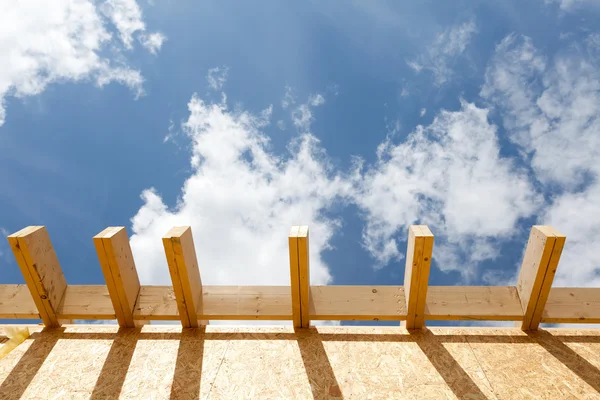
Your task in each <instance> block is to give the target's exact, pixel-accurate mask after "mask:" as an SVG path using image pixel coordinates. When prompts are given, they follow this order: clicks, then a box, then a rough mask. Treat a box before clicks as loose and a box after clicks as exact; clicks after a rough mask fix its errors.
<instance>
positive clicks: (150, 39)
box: [139, 32, 167, 54]
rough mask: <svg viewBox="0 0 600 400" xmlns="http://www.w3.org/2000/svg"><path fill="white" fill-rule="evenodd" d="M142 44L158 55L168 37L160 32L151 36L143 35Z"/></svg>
mask: <svg viewBox="0 0 600 400" xmlns="http://www.w3.org/2000/svg"><path fill="white" fill-rule="evenodd" d="M139 40H140V43H141V44H142V46H144V47H145V48H146V49H147V50H148V51H149V52H150V53H152V54H156V53H158V52H159V50H160V49H161V48H162V45H163V43H164V42H165V41H166V40H167V37H166V36H165V35H163V34H162V33H160V32H155V33H151V34H149V35H141V36H140V39H139Z"/></svg>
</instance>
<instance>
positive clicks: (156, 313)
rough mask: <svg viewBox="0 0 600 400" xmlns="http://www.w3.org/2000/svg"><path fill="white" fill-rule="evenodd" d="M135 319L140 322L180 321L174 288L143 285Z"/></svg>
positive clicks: (136, 306) (134, 315)
mask: <svg viewBox="0 0 600 400" xmlns="http://www.w3.org/2000/svg"><path fill="white" fill-rule="evenodd" d="M133 317H134V318H135V319H136V320H139V321H150V320H154V321H178V320H180V318H179V310H178V309H177V300H175V291H174V290H173V286H146V285H143V286H142V287H141V288H140V295H139V297H138V301H137V303H136V305H135V311H134V314H133Z"/></svg>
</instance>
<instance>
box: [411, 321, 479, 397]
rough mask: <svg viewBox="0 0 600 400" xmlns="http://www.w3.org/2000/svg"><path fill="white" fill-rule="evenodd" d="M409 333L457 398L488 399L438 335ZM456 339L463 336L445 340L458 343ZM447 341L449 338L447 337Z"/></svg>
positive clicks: (420, 332) (422, 332)
mask: <svg viewBox="0 0 600 400" xmlns="http://www.w3.org/2000/svg"><path fill="white" fill-rule="evenodd" d="M408 332H409V335H410V336H411V337H412V338H414V341H415V343H417V345H418V346H419V348H420V349H421V351H422V352H423V354H425V356H426V357H427V358H428V359H429V362H430V363H431V364H432V365H433V366H434V368H435V369H436V371H437V372H438V373H439V374H440V375H441V377H442V378H443V379H444V381H445V382H446V385H448V387H449V388H450V389H451V390H452V392H454V394H455V395H456V397H457V398H459V399H469V400H475V399H487V398H488V397H487V396H486V395H485V394H484V393H483V392H482V391H481V389H479V386H477V384H476V383H475V382H473V379H471V377H470V376H469V375H468V374H467V373H466V372H465V370H464V369H463V368H462V367H461V366H460V364H459V363H458V362H457V361H456V360H455V359H454V357H453V356H452V354H450V352H449V351H448V350H447V349H446V348H445V347H444V345H443V342H441V341H440V339H439V338H438V337H436V335H434V334H433V333H431V331H429V330H428V329H423V330H409V331H408ZM456 338H463V335H457V336H456V337H455V338H453V339H454V340H445V342H446V343H449V342H452V341H456ZM446 339H449V338H448V337H447V336H446Z"/></svg>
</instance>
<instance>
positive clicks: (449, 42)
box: [407, 21, 477, 86]
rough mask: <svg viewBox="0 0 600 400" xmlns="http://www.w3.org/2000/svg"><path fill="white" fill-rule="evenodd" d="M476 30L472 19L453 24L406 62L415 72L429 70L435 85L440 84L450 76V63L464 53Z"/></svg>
mask: <svg viewBox="0 0 600 400" xmlns="http://www.w3.org/2000/svg"><path fill="white" fill-rule="evenodd" d="M476 32H477V26H476V24H475V22H474V21H468V22H465V23H463V24H461V25H457V26H453V27H452V28H450V29H447V30H445V31H444V32H442V33H440V34H439V35H438V36H437V37H436V39H435V41H434V42H433V43H432V44H431V46H429V48H427V50H426V51H425V52H423V53H422V54H421V55H419V56H418V57H417V58H416V59H414V60H410V61H407V64H408V66H409V67H411V68H412V69H413V70H414V71H415V72H417V73H419V72H421V71H422V70H428V71H431V72H432V73H433V76H434V79H435V83H436V85H438V86H441V85H443V84H444V83H446V82H447V81H448V80H449V79H450V78H451V77H452V69H451V64H452V63H453V62H454V60H455V59H456V58H457V57H458V56H460V55H461V54H463V53H464V51H465V50H466V48H467V46H468V45H469V42H470V41H471V38H472V37H473V35H474V34H475V33H476Z"/></svg>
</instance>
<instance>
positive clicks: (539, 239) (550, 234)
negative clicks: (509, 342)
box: [517, 226, 566, 330]
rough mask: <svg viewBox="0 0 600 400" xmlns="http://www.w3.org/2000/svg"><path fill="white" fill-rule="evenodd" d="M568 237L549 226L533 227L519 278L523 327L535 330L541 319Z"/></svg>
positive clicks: (518, 287)
mask: <svg viewBox="0 0 600 400" xmlns="http://www.w3.org/2000/svg"><path fill="white" fill-rule="evenodd" d="M565 239H566V237H565V236H564V235H562V234H560V233H559V232H557V231H556V230H554V229H553V228H552V227H550V226H534V227H532V228H531V233H530V235H529V241H528V243H527V248H526V249H525V254H524V256H523V263H522V265H521V271H520V273H519V279H518V281H517V290H518V292H519V297H520V300H521V306H522V309H523V314H524V315H523V322H522V324H521V329H523V330H536V329H537V328H538V326H539V324H540V322H541V320H542V314H543V311H544V308H545V306H546V301H547V299H548V295H549V294H550V288H551V286H552V281H553V280H554V275H555V274H556V269H557V267H558V261H559V259H560V255H561V253H562V249H563V247H564V245H565Z"/></svg>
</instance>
